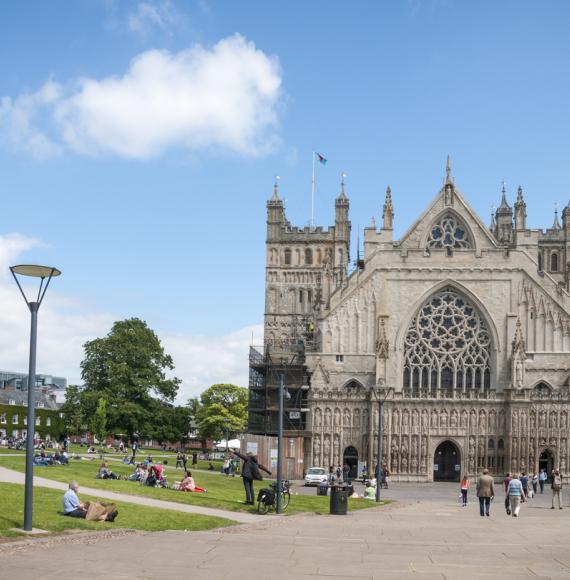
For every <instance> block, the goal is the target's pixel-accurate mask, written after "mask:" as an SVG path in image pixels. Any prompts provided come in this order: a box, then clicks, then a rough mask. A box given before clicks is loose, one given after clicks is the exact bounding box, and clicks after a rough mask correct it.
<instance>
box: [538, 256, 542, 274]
mask: <svg viewBox="0 0 570 580" xmlns="http://www.w3.org/2000/svg"><path fill="white" fill-rule="evenodd" d="M538 271H539V272H542V254H541V253H540V252H539V253H538Z"/></svg>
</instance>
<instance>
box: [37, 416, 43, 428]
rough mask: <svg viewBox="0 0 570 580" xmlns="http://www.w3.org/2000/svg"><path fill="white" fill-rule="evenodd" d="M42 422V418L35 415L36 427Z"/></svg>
mask: <svg viewBox="0 0 570 580" xmlns="http://www.w3.org/2000/svg"><path fill="white" fill-rule="evenodd" d="M41 424H42V418H41V417H36V427H39V426H40V425H41Z"/></svg>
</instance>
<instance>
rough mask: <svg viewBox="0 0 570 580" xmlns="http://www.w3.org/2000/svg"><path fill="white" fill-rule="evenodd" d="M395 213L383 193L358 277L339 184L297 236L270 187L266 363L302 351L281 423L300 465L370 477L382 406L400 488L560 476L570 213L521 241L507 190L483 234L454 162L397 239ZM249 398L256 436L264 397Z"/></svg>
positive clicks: (521, 205) (387, 456) (521, 221)
mask: <svg viewBox="0 0 570 580" xmlns="http://www.w3.org/2000/svg"><path fill="white" fill-rule="evenodd" d="M396 200H397V197H396V196H394V200H393V199H392V192H391V190H390V188H388V189H387V190H386V197H385V201H384V205H383V215H382V225H381V227H377V225H376V223H375V221H374V219H373V220H372V223H371V225H370V226H369V227H367V228H365V230H364V252H363V255H360V252H359V255H358V258H357V260H355V261H354V264H355V267H352V266H351V261H350V237H351V223H350V218H349V199H348V197H347V195H346V192H345V186H344V183H341V188H340V194H339V195H338V197H337V198H336V200H335V223H334V225H333V226H330V227H328V228H323V227H320V226H318V227H304V228H298V227H295V226H292V225H291V223H290V222H289V221H288V220H287V217H286V214H285V207H284V204H283V201H282V200H281V198H280V196H279V191H278V188H277V185H276V187H275V189H274V192H273V195H272V197H271V199H270V200H269V201H268V202H267V253H266V293H265V316H264V349H265V354H266V356H271V354H273V359H272V360H280V361H281V364H282V363H283V357H282V356H281V358H280V359H279V357H278V356H276V355H278V354H279V353H286V352H288V351H291V350H292V351H295V352H297V353H298V352H299V351H302V360H301V363H299V364H302V369H303V372H302V373H301V374H300V375H299V376H300V377H302V378H300V379H299V381H300V384H298V385H297V386H298V387H299V393H301V395H300V397H298V398H297V400H298V401H300V402H299V403H298V406H297V407H296V409H297V410H296V411H291V410H289V411H287V409H286V413H288V416H290V417H291V418H295V419H297V420H298V422H297V423H296V426H295V425H294V421H289V422H287V421H286V430H287V433H286V435H287V436H289V437H293V436H296V437H298V438H299V440H302V445H301V446H300V447H301V448H302V457H301V458H300V459H299V463H301V462H302V463H303V465H304V467H305V468H308V467H311V466H322V467H328V466H329V465H333V464H334V465H335V466H336V465H339V464H343V463H348V464H349V465H350V466H351V468H352V470H353V476H354V475H355V473H356V471H357V469H359V468H362V467H363V466H364V465H367V466H368V468H369V469H370V468H371V467H372V466H375V465H376V464H377V462H378V457H377V453H378V446H377V438H378V425H379V409H380V405H379V404H378V403H379V401H383V414H382V422H381V440H382V445H381V454H382V457H381V462H382V463H383V464H385V465H386V466H388V468H389V470H390V472H391V476H392V478H393V479H394V480H397V481H418V482H422V481H459V478H460V476H462V475H464V474H467V475H469V476H475V475H476V474H478V473H479V472H480V471H481V470H482V469H483V468H485V467H487V468H488V469H489V470H490V471H491V473H492V474H494V475H495V476H501V475H502V474H504V473H506V472H508V471H511V472H521V471H527V472H529V471H530V472H534V471H537V470H538V469H539V468H546V469H547V470H548V472H549V473H550V472H551V471H552V469H554V468H560V469H561V471H562V472H563V473H567V467H568V454H569V451H570V447H569V444H570V437H569V432H568V413H569V411H570V205H569V206H567V207H565V208H564V210H563V211H562V216H561V222H560V220H559V218H558V213H557V211H556V212H555V217H554V223H553V224H552V227H551V228H549V229H547V230H546V231H543V230H539V229H530V228H528V227H527V225H526V204H525V201H524V195H523V190H522V188H520V187H519V188H518V192H517V198H516V201H514V204H513V206H511V205H509V201H508V199H507V195H506V191H505V188H504V186H503V191H502V199H501V202H500V205H499V206H498V208H497V209H496V211H495V212H494V214H493V216H492V219H491V224H490V225H489V226H488V225H486V224H485V223H483V221H482V220H481V218H480V217H479V216H478V215H477V214H476V213H475V212H474V211H473V209H472V208H471V206H470V205H469V203H468V201H467V200H466V198H465V197H464V196H463V194H462V193H461V191H460V190H459V188H458V187H457V186H456V185H455V182H454V178H453V176H452V172H451V165H450V161H449V159H448V163H447V168H446V176H445V178H444V182H443V186H442V188H441V190H440V191H439V193H437V195H436V196H435V198H434V199H433V200H432V201H431V203H429V205H428V206H427V208H425V210H424V211H423V213H421V215H419V216H418V218H417V220H416V221H415V222H414V223H413V224H411V225H410V227H409V228H408V229H407V231H406V232H405V233H404V234H403V235H402V237H401V238H400V239H398V240H396V239H394V237H393V227H394V219H395V206H396V207H397V201H396ZM268 353H269V354H268ZM250 375H251V371H250ZM266 387H267V385H266ZM250 389H252V390H251V397H250V428H251V425H252V424H253V423H255V416H256V409H257V411H258V412H259V410H260V408H261V407H260V405H259V401H260V400H261V399H262V397H263V396H262V395H261V394H260V391H259V388H258V389H257V390H256V388H255V385H254V386H253V388H252V385H251V384H250ZM265 393H266V395H267V397H271V396H273V395H271V394H267V393H268V390H267V388H266V391H265ZM291 408H292V407H291ZM272 409H273V411H272ZM263 412H264V413H265V414H266V415H268V414H270V413H271V412H274V408H273V407H271V405H269V404H267V405H265V407H264V408H263ZM258 414H259V413H258ZM252 418H253V419H252Z"/></svg>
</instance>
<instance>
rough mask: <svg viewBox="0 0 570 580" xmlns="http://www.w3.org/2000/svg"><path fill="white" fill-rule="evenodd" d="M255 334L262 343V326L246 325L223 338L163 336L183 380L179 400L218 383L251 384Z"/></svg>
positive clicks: (176, 371) (243, 385)
mask: <svg viewBox="0 0 570 580" xmlns="http://www.w3.org/2000/svg"><path fill="white" fill-rule="evenodd" d="M252 334H253V337H254V340H257V342H255V344H259V343H260V342H263V338H262V337H263V326H262V325H255V326H247V327H245V328H242V329H240V330H237V331H235V332H232V333H229V334H226V335H223V336H188V335H174V336H164V337H163V339H162V342H163V344H164V347H165V349H166V351H167V352H168V353H169V354H170V355H172V358H173V359H174V362H175V364H176V370H175V374H176V375H177V376H178V377H180V378H182V380H183V381H184V388H183V389H182V392H181V394H180V395H179V397H178V399H179V400H180V402H185V401H186V399H188V398H189V396H194V395H197V394H198V393H200V392H202V391H203V390H204V389H207V388H208V387H209V386H211V385H213V384H215V383H232V384H235V385H239V386H241V387H247V384H248V372H249V370H248V355H249V345H250V344H251V339H252Z"/></svg>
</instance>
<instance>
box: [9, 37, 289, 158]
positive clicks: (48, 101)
mask: <svg viewBox="0 0 570 580" xmlns="http://www.w3.org/2000/svg"><path fill="white" fill-rule="evenodd" d="M69 87H71V88H69ZM280 98H281V70H280V66H279V62H278V60H277V59H276V58H275V57H269V56H267V55H266V54H265V53H264V52H262V51H261V50H258V49H257V48H256V47H255V45H254V44H253V43H252V42H248V41H247V40H246V39H245V38H243V37H242V36H240V35H237V34H236V35H234V36H231V37H228V38H225V39H223V40H221V41H220V42H218V43H217V44H216V45H214V46H213V47H211V48H204V47H202V46H200V45H196V46H194V47H193V48H191V49H189V50H184V51H181V52H178V53H170V52H168V51H165V50H149V51H146V52H143V53H142V54H140V55H138V56H137V57H136V58H134V59H133V61H132V62H131V64H130V67H129V69H128V70H127V72H126V73H125V74H124V75H122V76H119V77H116V76H113V77H107V78H104V79H101V80H97V79H92V78H82V79H79V80H78V81H76V82H74V83H70V84H69V85H68V88H65V87H64V86H63V85H59V84H56V83H54V82H53V81H49V82H48V83H46V84H45V85H44V86H43V87H42V88H41V89H40V90H39V91H38V92H37V93H34V94H31V95H30V94H26V95H22V96H19V97H17V98H16V99H11V98H10V97H4V98H3V99H2V101H1V104H0V134H1V133H3V134H4V135H5V139H4V140H5V142H7V144H8V145H11V146H13V147H15V148H16V149H19V150H22V151H27V152H29V153H31V154H33V155H36V156H38V157H46V156H49V155H53V154H57V153H59V152H60V151H61V150H62V149H65V148H68V149H71V150H73V151H76V152H78V153H80V154H84V155H116V156H119V157H126V158H135V159H144V158H149V157H154V156H158V155H161V154H163V153H164V152H165V151H167V150H170V149H173V148H181V149H186V150H190V151H200V150H205V149H221V150H225V151H228V152H232V153H238V154H242V155H248V156H260V155H264V154H266V153H268V152H269V151H270V150H271V149H272V148H273V147H274V146H275V144H276V142H277V134H276V128H277V121H278V115H277V108H278V107H279V104H280ZM44 109H46V110H45V113H46V114H47V117H48V118H47V119H45V118H44V119H43V120H44V124H45V125H48V124H49V131H48V130H45V129H44V130H43V131H42V130H40V129H39V128H37V126H36V125H34V123H33V121H34V119H36V118H37V117H38V116H39V114H40V112H44V111H43V110H44ZM6 137H7V138H6Z"/></svg>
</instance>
